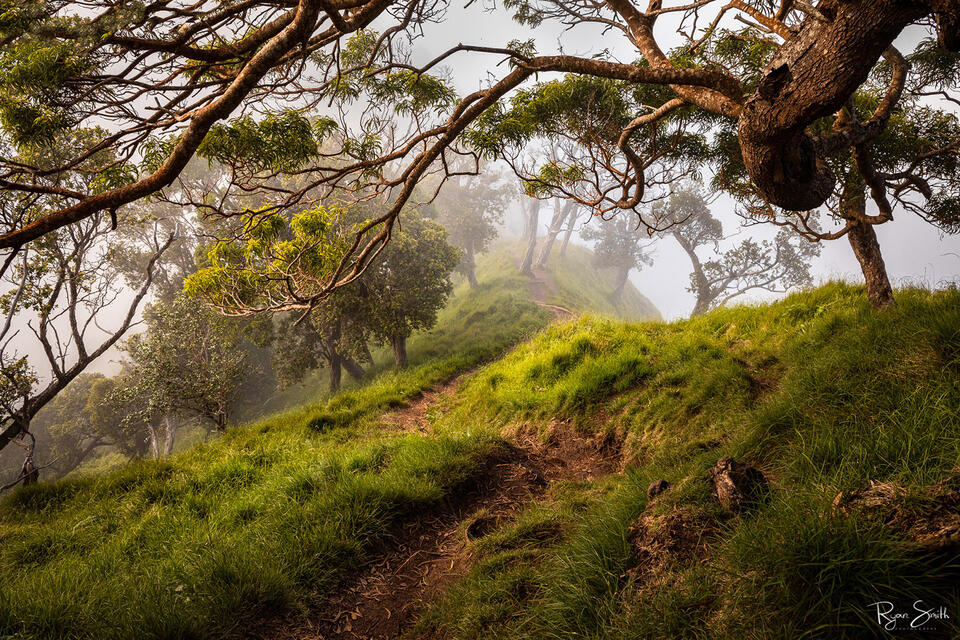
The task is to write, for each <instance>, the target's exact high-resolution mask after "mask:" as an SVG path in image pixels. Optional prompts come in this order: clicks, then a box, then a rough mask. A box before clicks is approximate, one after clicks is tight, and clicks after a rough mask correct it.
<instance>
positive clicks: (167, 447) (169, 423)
mask: <svg viewBox="0 0 960 640" xmlns="http://www.w3.org/2000/svg"><path fill="white" fill-rule="evenodd" d="M163 429H164V433H163V455H165V456H168V455H170V454H171V453H173V443H174V441H175V440H176V438H177V421H176V420H174V419H173V417H172V416H166V417H164V419H163ZM158 457H159V456H158Z"/></svg>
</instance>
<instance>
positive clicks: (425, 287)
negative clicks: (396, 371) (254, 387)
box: [185, 207, 461, 367]
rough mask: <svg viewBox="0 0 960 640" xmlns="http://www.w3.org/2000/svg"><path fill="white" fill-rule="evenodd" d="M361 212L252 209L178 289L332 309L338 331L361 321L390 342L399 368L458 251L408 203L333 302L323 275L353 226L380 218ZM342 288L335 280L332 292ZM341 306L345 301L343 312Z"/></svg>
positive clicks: (253, 309) (232, 306)
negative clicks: (397, 225)
mask: <svg viewBox="0 0 960 640" xmlns="http://www.w3.org/2000/svg"><path fill="white" fill-rule="evenodd" d="M363 213H365V211H363V210H353V211H347V210H344V209H339V208H335V207H331V208H329V209H328V208H325V207H316V208H313V209H307V210H302V211H297V212H295V213H292V214H288V213H286V212H280V211H277V212H274V213H270V214H264V213H262V212H251V213H250V214H249V215H248V217H247V218H246V219H245V224H244V226H243V229H242V231H241V233H240V234H238V236H239V237H238V239H239V240H240V242H238V243H231V244H223V243H221V244H217V245H216V246H214V247H213V249H211V251H210V254H209V256H208V259H209V264H208V265H207V266H205V267H204V268H202V269H200V270H199V271H198V272H197V273H196V274H194V275H193V276H191V277H189V278H187V281H186V284H185V289H186V291H187V293H188V294H189V295H190V296H192V297H193V298H195V299H199V300H203V301H205V302H207V303H209V304H211V305H213V306H215V307H217V308H219V309H220V310H221V311H222V312H224V313H226V314H229V315H239V316H250V315H255V314H259V313H265V312H283V311H291V310H300V311H302V312H305V311H318V312H320V313H321V314H323V313H324V312H325V310H330V313H331V316H330V317H331V318H339V319H340V320H342V321H343V323H341V324H340V325H339V327H340V330H341V331H345V330H346V329H347V327H348V325H349V326H350V327H351V332H352V331H353V329H352V327H353V326H359V327H362V332H367V333H368V334H369V335H370V336H372V337H373V338H374V339H376V340H378V341H380V342H383V343H386V344H390V345H391V347H392V349H393V352H394V358H395V361H396V364H397V366H400V367H404V366H406V365H407V354H406V339H407V337H409V336H410V334H411V333H412V332H413V331H415V330H417V329H423V328H427V327H430V326H432V325H433V323H434V322H435V321H436V317H437V312H438V311H439V310H440V309H441V308H442V307H443V304H444V303H445V301H446V299H447V296H448V295H449V294H450V292H451V290H452V285H451V283H450V274H451V273H452V272H453V270H454V269H455V268H456V267H457V265H458V264H459V263H460V257H461V256H460V252H459V250H458V249H457V248H456V247H453V246H451V245H450V244H449V243H448V242H447V232H446V230H445V229H444V228H443V227H442V226H440V225H439V224H437V223H436V222H432V221H430V220H425V219H423V218H422V217H420V216H419V215H418V214H416V213H415V212H410V213H409V214H407V218H406V221H405V222H404V225H403V228H402V229H401V230H397V231H395V232H394V233H393V238H392V240H391V242H390V243H389V245H386V246H385V247H384V248H383V249H382V250H381V251H380V252H379V253H378V254H377V255H376V256H374V257H371V258H370V264H369V266H368V267H367V268H366V269H365V271H363V278H362V280H360V273H359V272H358V273H356V274H355V276H354V280H353V281H352V283H351V286H354V285H355V288H353V289H352V291H351V292H350V293H349V296H350V297H349V298H347V300H349V302H346V301H344V300H341V301H336V300H335V299H334V298H333V296H332V295H330V294H322V292H323V290H324V288H325V286H326V285H325V284H324V282H323V277H322V274H324V273H326V271H327V270H328V269H330V268H333V265H336V264H337V260H338V255H339V253H338V252H339V251H340V250H342V249H343V246H344V244H345V242H346V239H347V237H348V235H350V234H352V233H353V230H354V229H356V228H357V227H360V226H376V225H377V224H379V223H378V221H377V220H376V219H373V220H371V219H367V218H365V217H363V215H362V214H363ZM348 289H350V287H346V286H344V287H340V288H339V289H338V291H337V295H341V293H342V292H343V291H345V290H348ZM342 295H347V294H346V293H343V294H342ZM321 296H322V297H321ZM318 299H319V300H327V299H329V300H330V301H331V306H327V305H321V306H318V305H317V301H318ZM338 309H339V310H340V312H341V313H338V311H337V310H338ZM344 309H349V317H347V315H346V314H345V313H342V312H343V310H344ZM317 326H318V328H319V327H323V326H326V323H325V322H323V323H319V322H318V323H317ZM362 332H361V333H362ZM341 340H342V334H341ZM341 344H342V342H341ZM361 348H362V345H361Z"/></svg>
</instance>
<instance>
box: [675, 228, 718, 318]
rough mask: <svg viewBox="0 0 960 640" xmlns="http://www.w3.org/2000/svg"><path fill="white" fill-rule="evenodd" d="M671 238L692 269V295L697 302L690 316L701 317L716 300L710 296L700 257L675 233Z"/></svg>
mask: <svg viewBox="0 0 960 640" xmlns="http://www.w3.org/2000/svg"><path fill="white" fill-rule="evenodd" d="M673 237H674V239H675V240H676V241H677V243H678V244H679V245H680V248H682V249H683V251H684V252H685V253H686V254H687V257H689V258H690V264H691V265H692V267H693V272H692V274H691V275H692V276H693V283H694V288H695V289H696V291H694V293H695V294H696V295H697V302H696V304H694V305H693V311H691V312H690V316H691V317H693V316H699V315H703V314H704V313H706V312H707V310H708V309H709V308H710V304H711V303H712V302H713V301H714V300H715V299H716V296H711V295H710V283H709V282H708V281H707V276H706V274H704V272H703V264H702V263H701V262H700V256H698V255H697V252H696V248H695V247H694V246H693V245H691V244H690V243H689V242H688V241H687V239H686V238H684V237H683V236H682V235H680V234H679V233H678V232H676V231H674V232H673Z"/></svg>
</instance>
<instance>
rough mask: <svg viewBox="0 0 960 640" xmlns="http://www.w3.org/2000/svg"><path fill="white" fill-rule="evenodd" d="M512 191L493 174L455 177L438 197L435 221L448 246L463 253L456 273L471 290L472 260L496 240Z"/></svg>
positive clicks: (474, 276) (473, 267) (513, 193)
mask: <svg viewBox="0 0 960 640" xmlns="http://www.w3.org/2000/svg"><path fill="white" fill-rule="evenodd" d="M514 195H515V190H514V189H513V188H512V186H511V185H509V184H506V183H504V181H503V179H502V177H501V176H500V175H499V174H497V173H485V174H481V175H480V176H477V177H468V178H464V177H458V178H456V179H455V180H454V181H453V182H452V184H451V183H448V184H447V185H445V187H444V189H443V190H442V191H441V192H440V195H439V196H438V198H437V200H436V202H435V207H436V210H437V216H436V220H437V222H439V223H440V224H442V225H443V227H444V228H445V229H446V230H447V233H448V234H449V242H450V244H452V245H453V246H455V247H458V248H459V249H460V250H461V251H462V252H463V259H462V260H461V262H460V266H459V267H458V269H459V270H460V271H461V272H463V275H464V276H466V278H467V282H468V283H469V284H470V286H471V287H476V286H477V276H476V273H475V271H476V256H477V254H480V253H483V252H485V251H486V250H487V249H488V248H489V247H490V243H491V242H493V240H494V239H496V237H497V225H499V224H501V223H502V222H503V214H504V212H505V211H506V209H507V207H508V206H509V205H510V202H511V201H512V199H513V197H514Z"/></svg>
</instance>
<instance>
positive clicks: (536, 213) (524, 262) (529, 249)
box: [520, 198, 541, 276]
mask: <svg viewBox="0 0 960 640" xmlns="http://www.w3.org/2000/svg"><path fill="white" fill-rule="evenodd" d="M540 204H541V203H540V199H539V198H528V199H527V200H526V206H524V207H523V217H524V224H523V239H524V240H525V241H526V243H527V246H526V247H525V248H524V250H523V257H522V258H521V259H520V273H521V274H523V275H527V276H532V275H533V256H534V254H535V252H536V250H537V228H538V227H539V226H540Z"/></svg>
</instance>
